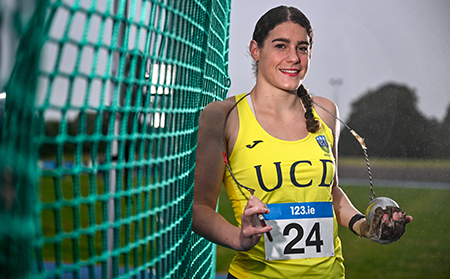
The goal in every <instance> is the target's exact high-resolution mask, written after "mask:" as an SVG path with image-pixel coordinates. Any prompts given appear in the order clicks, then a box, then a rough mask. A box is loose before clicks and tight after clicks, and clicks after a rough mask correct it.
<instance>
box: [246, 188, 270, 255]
mask: <svg viewBox="0 0 450 279" xmlns="http://www.w3.org/2000/svg"><path fill="white" fill-rule="evenodd" d="M267 213H269V209H268V208H267V205H266V204H264V203H263V202H262V201H261V200H260V199H258V198H257V197H255V196H253V195H251V196H250V198H249V199H248V202H247V205H246V206H245V208H244V212H243V213H242V215H241V232H240V234H239V241H240V244H241V249H240V250H242V251H248V250H250V249H252V248H253V247H254V246H255V245H256V244H257V243H258V242H259V240H260V239H261V237H262V235H263V234H264V233H267V232H270V231H271V230H272V229H273V227H272V226H266V227H263V226H262V225H261V221H260V220H259V219H258V214H267Z"/></svg>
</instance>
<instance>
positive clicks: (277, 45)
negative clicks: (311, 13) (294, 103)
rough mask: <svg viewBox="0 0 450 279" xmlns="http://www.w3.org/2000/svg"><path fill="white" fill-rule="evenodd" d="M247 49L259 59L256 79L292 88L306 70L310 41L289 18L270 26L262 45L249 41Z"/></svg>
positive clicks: (260, 81) (280, 87)
mask: <svg viewBox="0 0 450 279" xmlns="http://www.w3.org/2000/svg"><path fill="white" fill-rule="evenodd" d="M250 53H251V54H252V57H253V59H255V61H257V62H258V72H257V82H258V83H265V84H266V85H270V86H273V87H275V88H277V89H281V90H285V91H294V90H297V88H298V86H299V85H300V83H301V82H302V81H303V79H304V78H305V77H306V74H307V72H308V68H309V60H310V59H311V45H310V44H309V36H308V34H307V32H306V29H305V28H303V27H302V26H300V25H299V24H296V23H293V22H290V21H288V22H284V23H281V24H279V25H277V26H276V27H275V28H274V29H272V30H271V31H270V32H269V34H268V36H267V38H266V40H265V41H264V45H263V46H258V44H257V43H256V42H255V41H252V42H251V43H250Z"/></svg>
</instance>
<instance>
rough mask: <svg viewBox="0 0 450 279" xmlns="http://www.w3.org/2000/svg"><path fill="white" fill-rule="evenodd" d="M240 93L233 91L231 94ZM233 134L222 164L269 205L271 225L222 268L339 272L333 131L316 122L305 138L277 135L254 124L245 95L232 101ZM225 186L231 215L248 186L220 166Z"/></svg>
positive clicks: (245, 274)
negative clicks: (236, 127)
mask: <svg viewBox="0 0 450 279" xmlns="http://www.w3.org/2000/svg"><path fill="white" fill-rule="evenodd" d="M244 95H245V94H241V95H239V96H236V101H238V100H239V99H241V98H242V97H243V96H244ZM236 109H237V110H238V114H239V134H238V137H237V140H236V144H235V146H234V148H233V152H232V153H231V155H230V158H229V163H230V166H231V169H232V172H233V174H234V175H235V177H236V179H237V180H238V181H239V182H240V183H241V184H242V185H244V186H247V187H250V188H253V189H255V190H256V191H255V196H257V197H258V198H259V199H261V201H262V202H264V203H266V204H267V205H268V207H269V209H270V214H267V215H266V216H265V217H266V220H267V223H269V224H270V225H272V226H274V229H273V230H272V235H273V237H274V241H273V242H269V241H268V240H267V238H264V237H263V238H261V241H260V242H259V243H258V244H257V245H256V246H255V247H254V248H253V249H251V250H250V251H246V252H237V255H236V256H235V257H234V259H233V260H232V262H231V264H230V269H229V272H230V274H232V275H233V276H235V277H237V278H239V279H241V278H315V279H317V278H327V279H329V278H344V277H345V276H344V265H343V261H344V259H343V257H342V251H341V242H340V239H339V237H338V235H337V232H338V228H337V220H336V216H335V214H334V210H333V207H332V196H331V187H332V184H333V179H334V173H335V159H334V157H333V154H332V144H333V135H332V132H331V130H330V129H329V128H328V127H327V126H326V125H325V123H324V122H323V121H322V120H321V119H320V118H319V117H318V115H317V113H316V112H315V111H313V113H314V116H315V117H317V118H319V119H320V121H321V124H322V128H321V129H320V130H319V131H318V132H316V133H309V134H308V136H306V137H305V138H304V139H301V140H297V141H284V140H280V139H277V138H274V137H272V136H271V135H269V134H268V133H267V132H266V131H265V130H264V129H263V128H262V127H261V126H260V125H259V123H258V121H257V119H256V118H255V116H254V114H253V112H252V110H251V108H250V106H249V103H248V101H247V99H245V98H244V99H243V100H242V101H241V102H239V104H238V105H237V107H236ZM224 185H225V189H226V191H227V194H228V197H229V199H230V201H231V202H232V206H233V211H234V215H235V218H236V220H237V222H238V224H239V225H241V214H242V212H243V209H244V208H245V205H246V204H247V201H248V198H249V196H250V193H249V192H248V191H247V190H245V189H243V188H241V187H240V186H238V185H237V184H236V183H235V182H234V180H233V179H232V177H231V176H230V173H229V172H228V171H227V172H226V173H225V177H224Z"/></svg>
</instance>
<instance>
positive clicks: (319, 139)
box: [316, 135, 330, 153]
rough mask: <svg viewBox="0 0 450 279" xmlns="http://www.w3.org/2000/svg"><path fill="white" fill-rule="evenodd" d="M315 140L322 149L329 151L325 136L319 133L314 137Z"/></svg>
mask: <svg viewBox="0 0 450 279" xmlns="http://www.w3.org/2000/svg"><path fill="white" fill-rule="evenodd" d="M316 141H317V143H318V144H319V146H320V148H322V150H323V151H325V152H327V153H330V148H329V147H328V142H327V139H326V138H325V136H323V135H320V136H317V137H316Z"/></svg>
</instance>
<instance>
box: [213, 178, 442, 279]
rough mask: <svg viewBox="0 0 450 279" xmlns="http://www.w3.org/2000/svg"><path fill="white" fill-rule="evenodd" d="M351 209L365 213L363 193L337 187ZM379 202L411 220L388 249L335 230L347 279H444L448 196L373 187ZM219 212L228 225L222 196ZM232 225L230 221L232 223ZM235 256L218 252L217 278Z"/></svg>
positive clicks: (341, 229)
mask: <svg viewBox="0 0 450 279" xmlns="http://www.w3.org/2000/svg"><path fill="white" fill-rule="evenodd" d="M341 187H342V188H343V189H344V191H345V192H346V193H347V195H348V196H349V198H350V199H351V200H352V202H353V204H354V205H355V206H356V207H357V208H358V209H359V210H360V211H365V208H366V206H367V204H368V202H369V198H368V194H369V188H368V187H361V186H341ZM376 192H377V194H378V196H380V197H381V196H387V197H390V198H392V199H394V200H395V201H396V202H397V203H398V204H399V205H400V207H401V208H402V209H403V210H404V211H405V212H406V213H407V214H408V215H411V216H413V217H414V220H413V222H412V223H411V224H409V225H407V228H406V232H405V234H404V235H403V237H402V239H400V240H399V241H397V242H394V243H391V244H389V245H381V244H377V243H374V242H372V241H370V240H368V239H360V238H358V237H356V236H355V235H354V234H353V233H351V232H350V231H349V230H348V229H347V228H344V227H342V226H340V227H339V236H340V238H341V240H342V246H343V253H344V259H345V262H344V264H345V267H346V276H347V278H365V279H375V278H380V279H381V278H383V279H384V278H396V279H401V278H408V279H413V278H436V279H439V278H449V274H450V264H449V263H450V234H449V228H450V225H449V223H448V219H449V218H448V215H447V212H449V211H450V190H426V189H405V188H391V187H390V188H382V187H377V189H376ZM220 201H221V202H220V206H219V212H220V213H221V214H223V215H224V216H225V218H227V219H228V220H231V219H233V218H234V217H233V213H232V212H231V207H230V205H229V201H228V199H227V196H226V193H225V192H224V191H223V192H221V197H220ZM233 221H234V220H233ZM234 254H235V252H234V251H232V250H230V249H227V248H223V247H220V246H218V247H217V272H218V273H226V272H227V269H228V265H229V263H230V261H231V259H232V257H233V256H234Z"/></svg>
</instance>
